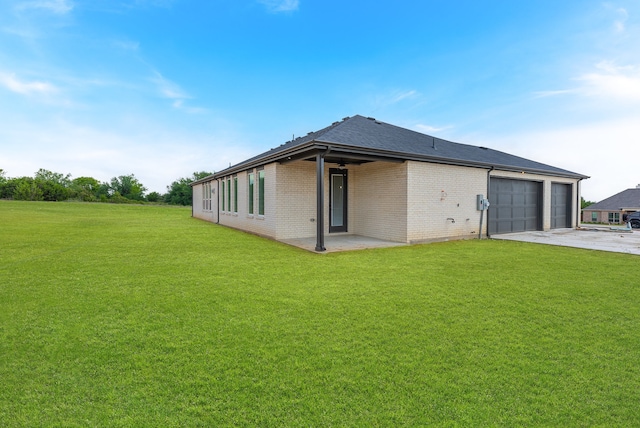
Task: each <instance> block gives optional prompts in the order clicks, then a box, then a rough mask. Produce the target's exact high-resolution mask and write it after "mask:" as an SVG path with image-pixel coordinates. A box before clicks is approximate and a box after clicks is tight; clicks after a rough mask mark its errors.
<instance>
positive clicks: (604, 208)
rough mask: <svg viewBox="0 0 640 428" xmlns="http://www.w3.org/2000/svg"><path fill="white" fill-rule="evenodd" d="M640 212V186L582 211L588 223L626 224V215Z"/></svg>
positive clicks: (584, 219) (583, 219) (583, 217)
mask: <svg viewBox="0 0 640 428" xmlns="http://www.w3.org/2000/svg"><path fill="white" fill-rule="evenodd" d="M636 211H640V184H639V185H638V186H637V187H636V188H635V189H627V190H623V191H622V192H620V193H616V194H615V195H613V196H610V197H608V198H607V199H603V200H602V201H600V202H598V203H596V204H592V205H589V206H588V207H585V208H584V209H583V210H582V221H583V222H586V223H589V222H590V223H624V222H625V221H626V215H627V214H630V213H632V212H636Z"/></svg>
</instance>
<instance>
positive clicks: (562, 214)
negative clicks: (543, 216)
mask: <svg viewBox="0 0 640 428" xmlns="http://www.w3.org/2000/svg"><path fill="white" fill-rule="evenodd" d="M564 227H571V184H561V183H552V184H551V228H552V229H561V228H564Z"/></svg>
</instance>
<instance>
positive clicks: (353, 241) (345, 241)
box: [280, 234, 408, 254]
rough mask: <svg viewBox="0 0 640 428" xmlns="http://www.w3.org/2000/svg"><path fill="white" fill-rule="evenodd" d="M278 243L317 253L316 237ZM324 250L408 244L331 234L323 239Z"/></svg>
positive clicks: (346, 249)
mask: <svg viewBox="0 0 640 428" xmlns="http://www.w3.org/2000/svg"><path fill="white" fill-rule="evenodd" d="M280 242H282V243H284V244H287V245H291V246H294V247H298V248H302V249H303V250H307V251H311V252H314V253H316V252H318V251H317V250H316V244H317V240H316V237H315V236H314V237H309V238H296V239H284V240H281V241H280ZM324 243H325V245H326V250H325V251H323V252H322V253H325V254H326V253H336V252H341V251H353V250H365V249H368V248H388V247H401V246H406V245H408V244H405V243H402V242H393V241H385V240H382V239H376V238H370V237H368V236H360V235H351V234H339V235H335V234H331V235H327V236H325V237H324Z"/></svg>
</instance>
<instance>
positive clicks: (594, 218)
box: [591, 211, 598, 223]
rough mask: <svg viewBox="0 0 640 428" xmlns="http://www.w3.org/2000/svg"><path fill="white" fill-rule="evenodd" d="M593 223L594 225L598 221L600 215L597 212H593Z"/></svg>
mask: <svg viewBox="0 0 640 428" xmlns="http://www.w3.org/2000/svg"><path fill="white" fill-rule="evenodd" d="M591 221H592V222H594V223H595V222H597V221H598V213H597V212H596V211H591Z"/></svg>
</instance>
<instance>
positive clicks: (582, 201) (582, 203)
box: [580, 196, 595, 209]
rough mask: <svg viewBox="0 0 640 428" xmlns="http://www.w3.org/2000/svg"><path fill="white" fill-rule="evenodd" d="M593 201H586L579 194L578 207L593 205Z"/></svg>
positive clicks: (583, 207)
mask: <svg viewBox="0 0 640 428" xmlns="http://www.w3.org/2000/svg"><path fill="white" fill-rule="evenodd" d="M593 204H595V202H591V201H587V200H585V199H584V198H583V197H582V196H580V208H581V209H585V208H586V207H588V206H589V205H593Z"/></svg>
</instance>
